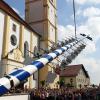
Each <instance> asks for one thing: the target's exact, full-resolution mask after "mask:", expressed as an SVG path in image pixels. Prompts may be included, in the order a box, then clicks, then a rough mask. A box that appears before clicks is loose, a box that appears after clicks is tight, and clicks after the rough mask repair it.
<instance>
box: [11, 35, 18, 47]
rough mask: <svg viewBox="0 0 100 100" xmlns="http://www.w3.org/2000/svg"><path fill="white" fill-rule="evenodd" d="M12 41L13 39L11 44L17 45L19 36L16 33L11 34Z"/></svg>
mask: <svg viewBox="0 0 100 100" xmlns="http://www.w3.org/2000/svg"><path fill="white" fill-rule="evenodd" d="M10 41H11V44H12V45H13V46H15V45H16V44H17V37H16V36H15V35H11V37H10Z"/></svg>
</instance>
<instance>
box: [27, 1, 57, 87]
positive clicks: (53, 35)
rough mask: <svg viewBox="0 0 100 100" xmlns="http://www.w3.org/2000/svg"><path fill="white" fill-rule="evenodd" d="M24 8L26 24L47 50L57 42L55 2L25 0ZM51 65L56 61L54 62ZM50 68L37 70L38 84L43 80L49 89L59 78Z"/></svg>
mask: <svg viewBox="0 0 100 100" xmlns="http://www.w3.org/2000/svg"><path fill="white" fill-rule="evenodd" d="M25 7H26V8H25V20H26V22H27V23H28V24H29V25H30V26H31V27H32V28H33V29H34V30H35V31H36V32H38V33H40V34H41V36H42V38H41V42H40V47H41V48H43V49H46V50H49V49H50V48H51V46H52V43H51V42H54V43H56V42H57V22H56V21H57V14H56V10H57V8H56V0H26V2H25ZM53 63H57V61H56V60H54V61H53ZM50 66H53V64H50ZM50 66H48V65H47V66H45V67H44V68H42V69H41V70H39V83H40V81H44V80H45V81H46V83H47V84H48V85H49V86H50V87H55V85H56V82H57V81H58V80H59V76H58V75H55V73H54V72H53V69H52V68H51V67H50ZM48 77H49V78H48ZM50 77H51V78H50Z"/></svg>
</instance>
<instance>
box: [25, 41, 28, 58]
mask: <svg viewBox="0 0 100 100" xmlns="http://www.w3.org/2000/svg"><path fill="white" fill-rule="evenodd" d="M28 50H29V44H28V42H27V41H25V43H24V57H25V58H26V57H27V56H29V51H28Z"/></svg>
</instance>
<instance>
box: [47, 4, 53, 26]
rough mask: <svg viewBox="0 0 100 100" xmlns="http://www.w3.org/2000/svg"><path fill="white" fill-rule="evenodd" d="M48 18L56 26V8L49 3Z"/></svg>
mask: <svg viewBox="0 0 100 100" xmlns="http://www.w3.org/2000/svg"><path fill="white" fill-rule="evenodd" d="M48 18H49V20H50V22H51V23H52V24H53V25H54V26H55V8H54V7H53V6H52V4H51V3H49V11H48Z"/></svg>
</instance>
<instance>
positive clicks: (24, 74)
mask: <svg viewBox="0 0 100 100" xmlns="http://www.w3.org/2000/svg"><path fill="white" fill-rule="evenodd" d="M71 46H72V44H68V45H65V46H63V47H61V48H59V49H57V50H55V51H53V52H52V53H49V54H46V55H44V56H43V57H42V58H40V59H38V60H36V61H33V62H32V63H31V64H30V65H27V66H25V67H23V68H20V69H17V70H15V71H13V72H12V73H10V74H9V75H7V77H6V76H5V77H3V78H1V79H0V95H3V94H5V93H6V92H8V91H9V90H10V88H11V87H12V86H11V81H13V83H14V86H17V85H18V84H20V83H21V82H22V81H24V80H25V79H27V78H28V77H30V76H31V75H32V74H34V72H36V71H37V70H38V69H41V68H42V67H44V66H45V65H46V64H47V63H49V62H51V61H52V60H53V59H55V58H56V57H57V56H59V55H61V54H62V53H64V52H65V51H66V50H68V48H70V47H71Z"/></svg>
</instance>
